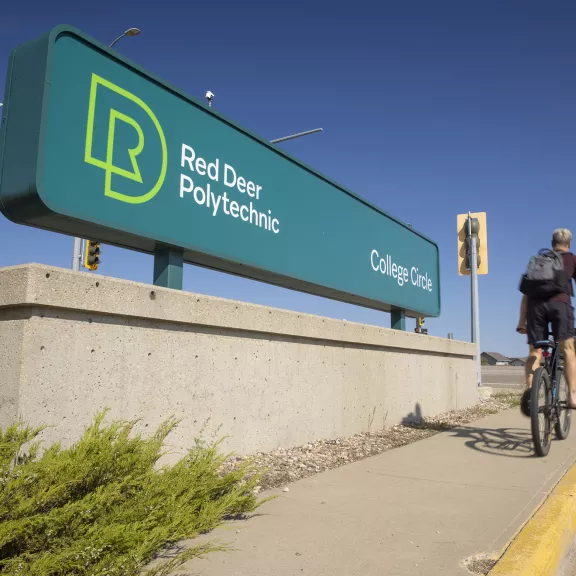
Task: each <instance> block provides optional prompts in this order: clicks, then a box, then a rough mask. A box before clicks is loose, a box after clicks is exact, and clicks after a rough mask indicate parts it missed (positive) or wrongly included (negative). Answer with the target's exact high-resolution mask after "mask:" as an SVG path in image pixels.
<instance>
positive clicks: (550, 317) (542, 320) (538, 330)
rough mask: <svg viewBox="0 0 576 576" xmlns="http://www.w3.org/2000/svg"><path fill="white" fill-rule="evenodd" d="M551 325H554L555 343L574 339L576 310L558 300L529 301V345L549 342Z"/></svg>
mask: <svg viewBox="0 0 576 576" xmlns="http://www.w3.org/2000/svg"><path fill="white" fill-rule="evenodd" d="M549 324H551V325H552V335H553V336H554V341H555V342H562V340H569V339H570V338H574V334H575V330H574V309H573V308H572V306H571V304H569V303H568V302H558V301H556V300H547V301H545V302H539V301H537V300H530V301H528V313H527V330H528V344H531V345H534V344H535V343H536V342H539V341H542V340H548V338H549V334H550V330H549V328H548V325H549Z"/></svg>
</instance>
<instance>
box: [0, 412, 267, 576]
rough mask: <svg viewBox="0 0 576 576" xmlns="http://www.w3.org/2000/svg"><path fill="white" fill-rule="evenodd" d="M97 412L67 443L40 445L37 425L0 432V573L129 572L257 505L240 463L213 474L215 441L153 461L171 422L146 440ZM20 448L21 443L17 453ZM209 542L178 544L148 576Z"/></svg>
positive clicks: (96, 575) (252, 478)
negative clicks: (169, 460) (162, 462)
mask: <svg viewBox="0 0 576 576" xmlns="http://www.w3.org/2000/svg"><path fill="white" fill-rule="evenodd" d="M104 417H105V412H102V413H100V414H98V415H97V416H96V418H95V420H94V422H93V424H92V425H90V426H89V427H87V428H86V430H85V431H84V434H83V436H82V437H81V438H80V440H79V441H78V442H77V443H76V444H74V445H73V446H72V447H70V448H67V449H63V448H62V447H61V446H60V444H55V445H53V446H51V447H49V448H48V449H47V450H45V451H44V452H42V453H40V450H39V444H38V443H37V437H38V434H39V433H40V432H41V429H40V428H30V427H25V426H23V425H21V424H18V425H15V426H12V427H10V428H8V429H7V430H5V431H4V432H2V431H0V574H18V575H38V576H40V575H41V576H49V575H68V574H70V575H72V574H74V575H76V574H77V575H90V576H130V575H137V574H140V573H141V571H142V569H143V567H144V566H146V565H147V564H148V562H150V560H152V559H153V558H154V557H155V555H156V554H157V553H158V552H159V551H160V550H162V549H163V548H164V547H166V546H167V545H170V544H173V543H175V542H177V541H179V540H182V539H185V538H193V537H195V536H197V535H198V534H200V533H204V532H208V531H210V530H212V529H213V528H215V527H216V526H218V525H219V524H220V523H222V521H223V520H225V519H226V518H227V517H229V516H236V515H242V514H245V513H248V512H251V511H253V510H255V509H256V508H257V506H258V505H259V502H258V501H257V498H256V496H255V495H254V491H253V489H254V487H255V486H256V485H257V484H258V480H259V477H258V474H257V473H255V471H254V470H253V469H252V468H251V465H250V464H246V465H241V466H240V467H239V468H237V469H235V470H233V471H232V472H230V473H228V474H225V475H222V474H221V473H220V472H219V471H220V468H221V466H222V463H223V461H224V460H225V457H226V456H225V455H219V454H218V450H217V449H218V443H216V444H211V445H208V444H205V443H203V442H201V441H197V442H196V444H195V446H194V447H193V448H192V449H191V450H190V451H189V452H188V453H187V454H186V456H184V457H183V458H182V459H181V460H179V461H178V462H177V463H176V464H174V465H172V466H163V467H159V466H157V465H156V464H157V462H158V460H159V458H160V457H161V456H162V455H163V451H162V447H163V444H164V441H165V439H166V437H167V436H168V434H169V433H170V432H171V431H172V430H173V429H174V428H175V426H176V425H177V422H176V421H174V420H168V421H166V422H164V423H163V424H162V425H161V426H160V427H159V428H158V430H157V431H156V433H155V434H154V435H153V436H152V437H149V438H143V437H141V436H140V435H138V434H135V433H134V426H135V424H136V423H135V422H118V421H117V422H112V423H111V424H109V425H104ZM24 446H29V448H28V449H27V450H26V451H23V447H24ZM213 549H220V548H217V547H213V546H211V545H206V546H197V547H195V548H192V549H188V550H186V551H184V552H182V553H180V554H178V555H177V556H176V557H175V558H173V559H172V560H170V561H169V562H164V563H163V564H160V566H158V567H157V568H156V569H155V570H153V571H149V572H148V574H149V575H152V574H164V573H167V571H168V570H171V569H173V568H175V567H176V566H178V565H180V564H181V563H183V562H184V561H186V560H187V559H189V558H191V557H194V556H199V555H203V554H205V553H207V552H209V551H211V550H213Z"/></svg>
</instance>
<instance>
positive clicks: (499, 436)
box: [450, 426, 534, 458]
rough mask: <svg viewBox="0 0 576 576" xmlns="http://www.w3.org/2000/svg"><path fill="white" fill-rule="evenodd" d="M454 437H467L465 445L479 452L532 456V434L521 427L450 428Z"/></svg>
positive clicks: (510, 455) (515, 456) (523, 456)
mask: <svg viewBox="0 0 576 576" xmlns="http://www.w3.org/2000/svg"><path fill="white" fill-rule="evenodd" d="M450 434H452V436H453V437H454V438H468V440H467V441H466V443H465V444H466V446H468V448H472V449H473V450H478V451H480V452H487V453H489V454H494V455H495V456H508V457H510V458H533V457H534V450H533V446H532V435H531V434H530V432H529V431H528V430H524V429H522V428H474V427H471V426H460V427H457V428H452V430H450Z"/></svg>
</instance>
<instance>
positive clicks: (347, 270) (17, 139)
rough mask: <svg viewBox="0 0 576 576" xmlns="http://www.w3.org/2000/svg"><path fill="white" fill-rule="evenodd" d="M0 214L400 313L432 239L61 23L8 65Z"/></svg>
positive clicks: (434, 284) (432, 305) (412, 301)
mask: <svg viewBox="0 0 576 576" xmlns="http://www.w3.org/2000/svg"><path fill="white" fill-rule="evenodd" d="M2 113H3V115H4V118H3V122H2V134H1V140H0V155H1V156H0V209H1V211H2V213H3V214H4V215H5V216H6V217H8V218H10V219H11V220H13V221H14V222H18V223H21V224H27V225H30V226H36V227H39V228H45V229H48V230H53V231H56V232H62V233H65V234H70V235H76V236H82V237H84V238H94V239H97V240H100V241H102V242H106V243H110V244H115V245H118V246H123V247H126V248H131V249H134V250H140V251H144V252H149V253H153V252H155V250H158V249H159V248H160V247H169V248H173V249H178V250H180V251H181V252H183V254H184V261H186V262H190V263H193V264H198V265H201V266H206V267H209V268H214V269H217V270H223V271H225V272H229V273H232V274H238V275H241V276H245V277H249V278H255V279H257V280H262V281H265V282H270V283H273V284H277V285H280V286H285V287H288V288H293V289H296V290H301V291H305V292H310V293H313V294H318V295H321V296H326V297H329V298H334V299H338V300H343V301H346V302H351V303H354V304H359V305H363V306H368V307H372V308H376V309H380V310H393V309H400V310H406V312H407V313H408V314H409V315H413V316H415V315H426V316H437V315H438V314H439V313H440V279H439V258H438V247H437V246H436V244H435V243H434V242H432V241H431V240H429V239H428V238H426V237H424V236H423V235H421V234H419V233H417V232H416V231H414V230H413V229H411V228H410V227H409V226H408V225H406V224H403V223H402V222H399V221H398V220H396V219H394V218H392V217H391V216H389V215H388V214H386V213H385V212H383V211H382V210H380V209H378V208H376V207H375V206H372V205H371V204H369V203H368V202H366V201H365V200H363V199H361V198H359V197H358V196H356V195H355V194H353V193H352V192H350V191H349V190H346V189H345V188H343V187H342V186H340V185H338V184H336V183H334V182H332V181H331V180H329V179H328V178H326V177H325V176H322V175H321V174H318V173H317V172H315V171H314V170H312V169H311V168H310V167H308V166H305V165H304V164H302V163H301V162H299V161H298V160H296V159H294V158H292V157H290V156H289V155H287V154H285V153H284V152H282V151H281V150H279V149H278V148H276V147H275V146H274V145H272V144H270V143H268V142H266V141H265V140H263V139H261V138H260V137H258V136H256V135H254V134H251V133H250V132H248V131H247V130H245V129H243V128H241V127H239V126H238V125H236V124H235V123H234V122H232V121H230V120H228V119H227V118H225V117H223V116H222V115H220V114H218V113H217V112H214V111H212V110H211V109H209V108H207V107H206V106H204V104H202V103H200V102H197V101H195V100H194V99H192V98H190V97H189V96H186V95H185V94H183V93H181V92H179V91H178V90H177V89H176V88H174V87H172V86H170V85H168V84H166V83H165V82H163V81H162V80H160V79H158V78H156V77H154V76H153V75H151V74H149V73H147V72H145V71H144V70H142V69H140V68H138V67H137V66H136V65H135V64H133V63H131V62H129V61H126V60H124V59H122V58H121V57H119V56H118V55H117V54H116V53H114V52H112V51H110V50H108V49H107V48H106V47H105V46H103V45H102V44H100V43H98V42H95V41H94V40H92V39H90V38H88V37H87V36H85V35H84V34H82V33H80V32H78V31H77V30H74V29H72V28H68V27H58V28H55V29H54V30H52V31H51V32H50V33H49V34H47V35H46V36H44V37H42V38H39V39H38V40H35V41H32V42H29V43H28V44H24V45H23V46H21V47H19V48H17V49H16V50H15V51H14V52H13V53H12V56H11V59H10V66H9V70H8V80H7V85H6V98H5V105H4V108H3V112H2Z"/></svg>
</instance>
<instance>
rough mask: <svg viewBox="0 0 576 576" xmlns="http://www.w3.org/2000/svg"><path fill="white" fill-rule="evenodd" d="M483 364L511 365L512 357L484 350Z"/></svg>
mask: <svg viewBox="0 0 576 576" xmlns="http://www.w3.org/2000/svg"><path fill="white" fill-rule="evenodd" d="M481 357H482V364H488V366H509V365H510V362H511V360H510V358H506V356H503V355H502V354H498V352H482V356H481Z"/></svg>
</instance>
